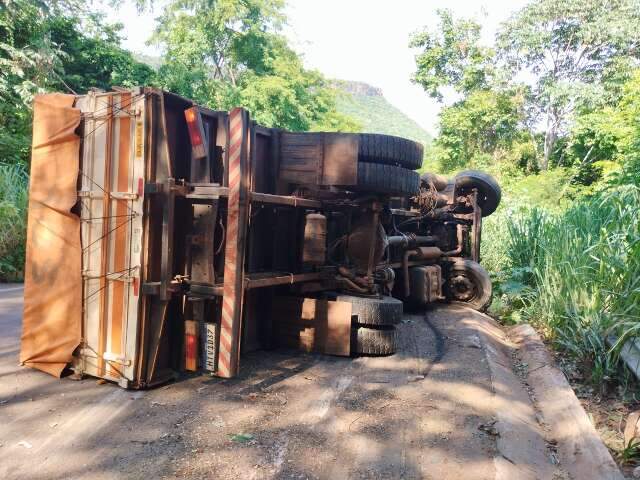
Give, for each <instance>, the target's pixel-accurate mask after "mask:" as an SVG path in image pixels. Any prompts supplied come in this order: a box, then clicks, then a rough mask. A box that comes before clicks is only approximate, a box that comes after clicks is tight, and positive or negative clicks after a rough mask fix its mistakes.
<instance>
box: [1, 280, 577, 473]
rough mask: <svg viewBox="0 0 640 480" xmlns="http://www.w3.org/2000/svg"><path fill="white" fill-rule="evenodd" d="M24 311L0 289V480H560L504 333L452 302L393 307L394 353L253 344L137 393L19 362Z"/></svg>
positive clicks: (11, 290) (13, 290)
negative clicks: (230, 358) (399, 311)
mask: <svg viewBox="0 0 640 480" xmlns="http://www.w3.org/2000/svg"><path fill="white" fill-rule="evenodd" d="M21 310H22V290H21V289H20V287H19V286H17V285H4V286H0V478H2V479H7V480H9V479H30V480H31V479H34V480H37V479H76V478H77V479H80V478H82V479H84V478H87V479H89V478H91V479H92V480H97V479H116V478H118V479H121V478H134V479H138V478H139V479H150V478H193V479H196V478H197V479H200V478H211V479H227V478H228V479H236V478H237V479H250V478H255V479H276V478H278V479H307V478H323V479H324V478H326V479H360V478H375V479H379V478H389V479H398V478H407V479H414V478H415V479H418V478H424V479H438V480H441V479H465V480H472V479H478V480H480V479H482V480H485V479H486V480H489V479H501V480H502V479H525V480H526V479H534V478H540V479H547V478H548V479H552V478H565V476H564V474H563V472H562V471H561V470H560V468H559V467H558V466H556V465H554V464H553V462H552V452H551V451H550V450H549V448H548V444H547V443H546V442H545V439H544V433H543V432H541V430H540V429H539V428H538V425H537V424H536V420H535V412H534V410H533V408H532V406H531V404H530V402H529V397H528V394H527V392H526V389H525V388H524V387H523V384H522V382H521V381H520V380H519V379H518V378H517V377H516V376H515V375H514V374H513V373H512V364H511V362H512V357H511V351H510V349H509V345H508V344H507V342H506V340H505V339H504V337H503V335H502V332H501V331H500V329H499V328H498V327H497V326H496V325H495V324H494V323H493V321H492V320H491V319H489V318H488V317H486V316H484V315H482V314H478V313H476V312H473V311H472V310H469V309H466V308H463V307H455V306H452V307H440V308H437V309H435V310H432V311H430V312H427V314H420V315H407V316H405V319H404V321H403V323H402V325H400V326H399V332H400V338H401V348H400V351H399V352H398V353H397V354H396V355H393V356H391V357H386V358H373V357H369V358H358V359H348V358H338V357H328V356H319V355H305V354H300V353H297V352H285V351H275V352H257V353H253V354H250V355H247V356H246V357H245V358H244V359H243V363H242V373H241V376H240V377H239V378H237V379H233V380H226V381H224V380H220V379H217V378H214V377H208V376H197V377H191V378H186V379H184V380H182V381H179V382H176V383H173V384H170V385H166V386H164V387H161V388H158V389H155V390H152V391H147V392H133V391H125V390H122V389H120V388H118V387H116V386H114V385H111V384H102V385H101V384H99V383H98V382H96V380H95V379H85V380H82V381H73V380H71V379H68V378H66V379H62V380H59V379H56V378H53V377H50V376H48V375H46V374H44V373H42V372H39V371H35V370H32V369H29V368H25V367H21V366H19V365H18V351H19V338H20V321H21Z"/></svg>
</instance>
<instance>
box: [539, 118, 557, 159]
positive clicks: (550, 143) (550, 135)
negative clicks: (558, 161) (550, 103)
mask: <svg viewBox="0 0 640 480" xmlns="http://www.w3.org/2000/svg"><path fill="white" fill-rule="evenodd" d="M557 125H558V123H557V122H556V120H555V118H554V117H553V115H552V114H551V113H549V114H548V116H547V131H546V132H545V134H544V155H543V158H542V163H541V164H540V170H547V169H548V168H549V158H551V153H552V152H553V148H554V147H555V146H556V140H557V139H558V127H557Z"/></svg>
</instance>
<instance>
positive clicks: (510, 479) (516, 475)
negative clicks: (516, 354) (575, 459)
mask: <svg viewBox="0 0 640 480" xmlns="http://www.w3.org/2000/svg"><path fill="white" fill-rule="evenodd" d="M464 308H466V307H464ZM468 311H469V313H472V315H470V316H469V317H466V318H465V319H464V320H463V321H462V325H461V326H464V327H467V328H470V329H472V330H473V331H474V332H475V333H476V335H478V336H479V337H480V338H481V339H482V340H481V343H482V349H483V350H484V354H485V358H486V360H487V365H488V367H489V370H490V373H491V383H492V388H493V393H494V398H493V409H494V412H495V418H496V420H497V421H496V424H495V428H496V430H497V432H498V436H497V438H496V442H497V445H496V446H497V448H498V455H497V456H496V457H495V458H494V466H495V480H516V479H517V480H542V479H563V478H565V476H564V475H563V474H562V469H561V467H560V466H559V465H554V464H553V463H552V459H551V455H550V451H549V450H548V448H547V442H546V439H545V433H544V431H543V430H542V428H541V427H540V425H539V424H538V420H537V417H536V412H535V410H534V408H533V406H532V404H531V400H530V398H529V394H528V392H527V391H526V389H525V388H524V386H523V384H522V381H521V380H520V378H518V377H517V376H516V375H515V374H514V372H513V369H512V363H513V362H512V358H511V352H512V351H513V346H512V345H511V344H510V343H509V340H508V339H507V338H506V336H505V334H504V332H503V330H502V329H501V328H500V326H499V325H498V324H497V323H496V321H495V320H494V319H492V318H491V317H489V316H488V315H485V314H483V313H480V312H476V311H471V310H468Z"/></svg>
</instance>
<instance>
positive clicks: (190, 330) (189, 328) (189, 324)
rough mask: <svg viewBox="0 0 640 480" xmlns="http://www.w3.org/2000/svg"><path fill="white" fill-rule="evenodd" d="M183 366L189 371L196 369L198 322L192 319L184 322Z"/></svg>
mask: <svg viewBox="0 0 640 480" xmlns="http://www.w3.org/2000/svg"><path fill="white" fill-rule="evenodd" d="M184 344H185V345H184V347H185V348H184V353H185V355H184V368H185V370H189V371H191V372H195V371H196V370H197V369H198V323H197V322H194V321H193V320H186V321H185V322H184Z"/></svg>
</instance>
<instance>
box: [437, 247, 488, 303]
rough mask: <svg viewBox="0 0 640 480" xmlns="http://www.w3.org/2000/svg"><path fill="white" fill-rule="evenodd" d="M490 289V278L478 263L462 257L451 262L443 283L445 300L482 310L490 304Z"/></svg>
mask: <svg viewBox="0 0 640 480" xmlns="http://www.w3.org/2000/svg"><path fill="white" fill-rule="evenodd" d="M492 290H493V289H492V286H491V278H490V277H489V274H488V273H487V271H486V270H485V269H484V268H482V266H481V265H480V264H479V263H477V262H474V261H472V260H466V259H462V258H458V259H455V260H454V261H453V262H452V263H451V265H450V267H449V271H448V275H447V279H446V282H445V285H444V291H445V292H444V293H445V296H446V297H447V300H449V301H451V302H460V303H464V304H465V305H467V306H469V307H471V308H473V309H475V310H478V311H481V312H482V311H485V310H486V309H487V308H488V307H489V305H490V304H491V295H492Z"/></svg>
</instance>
